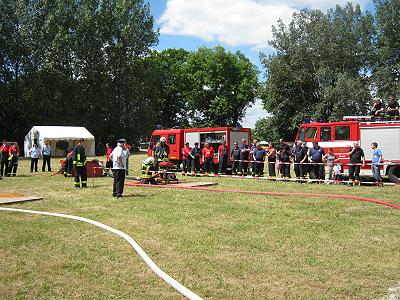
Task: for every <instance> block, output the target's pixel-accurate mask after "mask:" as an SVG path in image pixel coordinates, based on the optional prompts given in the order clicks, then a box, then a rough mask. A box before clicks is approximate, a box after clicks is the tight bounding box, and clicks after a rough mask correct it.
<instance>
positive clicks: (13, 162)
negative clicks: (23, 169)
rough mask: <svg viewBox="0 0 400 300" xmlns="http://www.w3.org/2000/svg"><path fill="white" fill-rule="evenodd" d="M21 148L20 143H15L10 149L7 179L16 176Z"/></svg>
mask: <svg viewBox="0 0 400 300" xmlns="http://www.w3.org/2000/svg"><path fill="white" fill-rule="evenodd" d="M19 153H20V152H19V147H18V143H17V142H15V143H14V144H13V145H12V146H11V147H9V149H8V172H7V177H10V176H11V175H12V176H16V175H17V169H18V156H19Z"/></svg>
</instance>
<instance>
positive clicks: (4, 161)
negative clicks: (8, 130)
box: [0, 139, 10, 177]
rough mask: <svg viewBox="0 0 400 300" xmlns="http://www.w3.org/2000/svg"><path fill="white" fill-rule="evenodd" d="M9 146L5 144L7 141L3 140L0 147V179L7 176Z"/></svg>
mask: <svg viewBox="0 0 400 300" xmlns="http://www.w3.org/2000/svg"><path fill="white" fill-rule="evenodd" d="M9 148H10V147H9V146H8V144H7V140H6V139H4V140H3V145H1V146H0V152H1V173H0V177H3V176H6V175H7V169H8V150H9Z"/></svg>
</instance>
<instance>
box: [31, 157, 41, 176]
mask: <svg viewBox="0 0 400 300" xmlns="http://www.w3.org/2000/svg"><path fill="white" fill-rule="evenodd" d="M38 161H39V158H31V173H32V172H33V167H35V172H37V171H38V170H37V165H38Z"/></svg>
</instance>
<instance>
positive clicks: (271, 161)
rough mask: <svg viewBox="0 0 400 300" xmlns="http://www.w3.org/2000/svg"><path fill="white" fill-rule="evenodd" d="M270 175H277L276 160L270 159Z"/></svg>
mask: <svg viewBox="0 0 400 300" xmlns="http://www.w3.org/2000/svg"><path fill="white" fill-rule="evenodd" d="M268 175H269V176H270V177H275V176H276V172H275V160H268Z"/></svg>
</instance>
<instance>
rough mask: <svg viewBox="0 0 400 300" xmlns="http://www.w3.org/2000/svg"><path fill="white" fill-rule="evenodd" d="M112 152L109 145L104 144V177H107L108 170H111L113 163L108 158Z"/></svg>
mask: <svg viewBox="0 0 400 300" xmlns="http://www.w3.org/2000/svg"><path fill="white" fill-rule="evenodd" d="M112 151H113V148H112V147H111V146H110V144H109V143H107V144H106V172H105V175H107V173H108V172H110V169H111V168H112V165H113V162H112V160H111V158H110V154H111V152H112Z"/></svg>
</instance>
